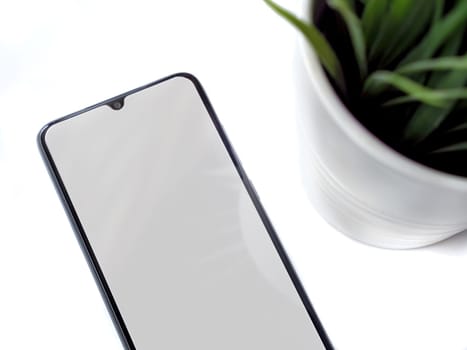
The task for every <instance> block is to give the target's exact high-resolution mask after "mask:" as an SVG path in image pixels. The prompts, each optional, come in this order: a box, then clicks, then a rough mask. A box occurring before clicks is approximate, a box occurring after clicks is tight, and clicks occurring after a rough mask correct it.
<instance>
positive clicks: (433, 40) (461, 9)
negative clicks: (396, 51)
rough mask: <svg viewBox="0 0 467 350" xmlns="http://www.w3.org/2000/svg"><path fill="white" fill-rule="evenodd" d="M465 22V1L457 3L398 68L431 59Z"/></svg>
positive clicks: (466, 9) (466, 7)
mask: <svg viewBox="0 0 467 350" xmlns="http://www.w3.org/2000/svg"><path fill="white" fill-rule="evenodd" d="M466 21H467V1H465V0H464V1H458V2H457V4H456V5H455V6H454V8H453V9H452V10H451V11H450V12H449V13H448V14H447V15H446V16H445V17H444V18H442V19H441V20H439V21H438V22H437V23H436V24H435V25H434V26H433V27H431V29H430V31H429V32H428V34H427V35H426V36H425V37H424V39H423V40H422V41H421V42H420V44H418V45H417V46H416V47H415V48H414V49H413V50H411V51H410V53H409V54H408V55H407V56H406V57H405V58H404V59H403V60H402V61H401V62H400V64H399V66H402V65H405V64H408V63H411V62H414V61H416V60H421V59H426V58H429V57H431V56H432V55H433V54H434V53H435V52H436V51H437V50H438V49H439V48H440V47H441V46H442V45H443V43H445V41H446V40H447V39H448V38H450V37H451V36H453V35H454V33H456V32H457V31H458V30H459V29H460V28H462V27H463V25H464V24H465V22H466Z"/></svg>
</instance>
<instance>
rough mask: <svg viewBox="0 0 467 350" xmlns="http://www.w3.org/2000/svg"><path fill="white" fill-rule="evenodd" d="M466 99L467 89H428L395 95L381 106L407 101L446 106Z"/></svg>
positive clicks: (440, 106)
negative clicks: (451, 102) (404, 94)
mask: <svg viewBox="0 0 467 350" xmlns="http://www.w3.org/2000/svg"><path fill="white" fill-rule="evenodd" d="M459 99H467V89H445V90H428V91H424V92H423V93H422V92H420V93H413V94H410V95H408V96H401V97H396V98H394V99H392V100H389V101H387V102H385V103H384V104H383V106H396V105H401V104H403V103H409V102H417V101H418V102H423V103H425V104H427V105H430V106H433V107H439V108H443V107H448V106H449V102H450V101H457V100H459Z"/></svg>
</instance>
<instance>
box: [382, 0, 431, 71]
mask: <svg viewBox="0 0 467 350" xmlns="http://www.w3.org/2000/svg"><path fill="white" fill-rule="evenodd" d="M434 11H435V7H434V2H433V1H432V0H429V1H426V0H410V1H407V0H400V1H394V2H393V3H392V8H391V11H390V12H389V13H388V15H387V18H386V21H385V22H387V23H390V25H389V27H388V29H387V32H386V35H387V38H385V40H383V41H382V42H383V43H384V45H383V46H382V47H380V48H379V49H378V50H377V54H378V56H375V60H376V62H377V63H376V64H375V66H377V67H386V66H388V65H390V64H391V63H392V62H393V61H394V60H395V59H396V58H398V57H400V55H401V54H402V53H403V52H406V51H407V50H409V49H410V48H411V47H413V45H414V42H415V41H416V40H417V38H419V37H420V36H421V35H423V34H424V33H425V32H426V30H427V29H428V28H429V26H430V24H431V21H432V18H433V12H434Z"/></svg>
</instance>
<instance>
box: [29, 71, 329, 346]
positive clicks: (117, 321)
mask: <svg viewBox="0 0 467 350" xmlns="http://www.w3.org/2000/svg"><path fill="white" fill-rule="evenodd" d="M176 77H183V78H186V79H188V80H190V81H191V82H192V83H193V85H194V86H195V88H196V90H197V92H198V94H199V96H200V98H201V100H202V102H203V104H204V106H205V108H206V110H207V112H208V114H209V116H210V118H211V121H212V122H213V124H214V127H215V128H216V131H217V133H218V135H219V136H220V137H221V139H222V143H223V144H224V147H225V149H226V150H227V152H228V154H229V156H230V159H231V160H232V162H233V164H234V166H235V168H236V170H237V172H238V175H239V176H240V178H241V180H242V183H243V185H244V186H245V188H246V190H247V192H248V195H249V197H250V198H251V200H252V201H253V204H254V206H255V208H256V211H257V212H258V214H259V216H260V218H261V221H262V222H263V225H264V227H265V228H266V231H267V232H268V234H269V237H270V239H271V240H272V242H273V244H274V247H275V249H276V251H277V253H278V254H279V257H280V259H281V261H282V263H283V264H284V266H285V268H286V271H287V273H288V275H289V277H290V279H291V281H292V283H293V285H294V287H295V290H296V291H297V293H298V295H299V297H300V300H301V301H302V303H303V306H304V307H305V309H306V311H307V313H308V315H309V317H310V319H311V321H312V323H313V325H314V326H315V328H316V330H317V332H318V335H319V337H320V338H321V341H322V343H323V345H324V346H325V348H326V349H327V350H333V349H334V348H333V346H332V344H331V342H330V340H329V338H328V336H327V334H326V332H325V330H324V328H323V326H322V325H321V322H320V320H319V319H318V316H317V314H316V312H315V310H314V309H313V306H312V304H311V302H310V300H309V299H308V296H307V295H306V293H305V289H304V288H303V285H302V283H301V282H300V279H299V278H298V275H297V273H296V272H295V270H294V268H293V266H292V263H291V262H290V259H289V257H288V256H287V253H286V252H285V250H284V248H283V246H282V243H281V242H280V240H279V237H278V236H277V234H276V232H275V230H274V228H273V226H272V224H271V222H270V220H269V218H268V217H267V215H266V212H265V210H264V209H263V206H262V205H261V202H260V200H259V197H258V195H257V193H256V190H255V188H254V187H253V185H252V183H251V181H250V180H249V178H248V176H247V175H246V173H245V171H244V169H243V167H242V165H241V163H240V160H239V159H238V157H237V155H236V153H235V151H234V149H233V147H232V146H231V144H230V141H229V140H228V138H227V135H226V134H225V132H224V130H223V128H222V125H221V123H220V122H219V119H218V118H217V115H216V113H215V112H214V109H213V107H212V105H211V103H210V102H209V99H208V97H207V95H206V93H205V91H204V89H203V87H202V85H201V83H200V82H199V81H198V79H197V78H196V77H195V76H193V75H192V74H190V73H185V72H182V73H176V74H172V75H169V76H167V77H164V78H162V79H159V80H156V81H154V82H152V83H149V84H146V85H143V86H141V87H138V88H136V89H133V90H130V91H127V92H125V93H122V94H120V95H117V96H115V97H112V98H109V99H107V100H105V101H102V102H99V103H96V104H94V105H92V106H89V107H87V108H84V109H82V110H80V111H77V112H75V113H72V114H69V115H66V116H64V117H62V118H59V119H56V120H54V121H52V122H50V123H48V124H46V125H45V126H44V127H43V128H42V129H41V130H40V132H39V134H38V137H37V141H38V145H39V150H40V153H41V156H42V158H43V160H44V162H45V164H46V167H47V170H48V172H49V175H50V177H51V178H52V181H53V183H54V186H55V189H56V190H57V192H58V194H59V196H60V199H61V202H62V205H63V206H64V208H65V211H66V213H67V216H68V219H69V220H70V223H71V226H72V228H73V231H74V232H75V236H76V238H77V239H78V242H79V244H80V246H81V250H82V251H83V253H84V255H85V257H86V260H87V263H88V265H89V267H90V269H91V271H92V274H93V276H94V279H95V281H96V283H97V285H98V286H99V290H100V292H101V296H102V298H103V299H104V302H105V304H106V307H107V310H108V311H109V313H110V315H111V318H112V321H113V323H114V325H115V327H116V329H117V333H118V334H119V337H120V339H121V341H122V344H123V345H124V347H126V348H127V349H128V350H137V349H136V347H135V345H134V343H133V341H132V339H131V336H130V333H129V331H128V329H127V327H126V325H125V321H124V319H123V317H122V315H121V313H120V311H119V309H118V306H117V303H116V302H115V299H114V298H113V295H112V292H111V290H110V287H109V285H108V284H107V281H106V279H105V275H104V273H103V271H102V270H101V268H100V266H99V262H98V260H97V257H96V255H95V254H94V252H93V249H92V247H91V244H90V242H89V240H88V238H87V236H86V232H85V231H84V229H83V226H82V225H81V222H80V220H79V216H78V214H77V212H76V210H75V209H74V206H73V203H72V201H71V199H70V197H69V195H68V193H67V190H66V188H65V185H64V183H63V181H62V179H61V177H60V174H59V172H58V170H57V167H56V165H55V163H54V160H53V158H52V155H51V153H50V151H49V149H48V147H47V144H46V140H45V136H46V134H47V131H48V130H49V129H50V128H51V127H52V126H53V125H55V124H57V123H60V122H62V121H64V120H67V119H70V118H74V117H77V116H79V115H81V114H83V113H86V112H88V111H90V110H92V109H95V108H98V107H102V106H104V105H110V104H112V103H113V102H115V101H118V100H122V99H124V98H125V97H126V96H128V95H131V94H134V93H137V92H139V91H142V90H144V89H147V88H149V87H152V86H154V85H157V84H160V83H162V82H165V81H167V80H170V79H172V78H176ZM123 108H125V107H124V106H123Z"/></svg>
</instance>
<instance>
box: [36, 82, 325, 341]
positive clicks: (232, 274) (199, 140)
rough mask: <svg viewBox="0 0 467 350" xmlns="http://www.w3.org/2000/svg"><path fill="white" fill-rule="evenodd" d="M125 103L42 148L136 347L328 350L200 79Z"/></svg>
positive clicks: (65, 128) (92, 115)
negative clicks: (208, 105) (220, 126)
mask: <svg viewBox="0 0 467 350" xmlns="http://www.w3.org/2000/svg"><path fill="white" fill-rule="evenodd" d="M123 102H124V104H123V107H122V108H121V109H118V110H116V109H112V108H110V107H109V106H108V105H106V104H102V105H98V106H96V107H94V108H91V109H88V110H87V111H84V112H82V113H80V114H78V115H75V116H72V117H68V118H64V119H62V120H59V121H57V122H53V123H51V124H50V125H49V126H48V127H47V128H46V129H45V131H43V134H42V140H43V147H44V148H45V149H46V153H47V156H48V158H49V161H50V162H51V164H52V168H53V170H54V172H55V176H56V177H57V178H58V182H59V183H60V184H61V185H60V186H61V191H62V192H63V193H65V197H66V198H67V204H68V206H69V209H70V210H72V211H74V213H75V214H76V222H77V223H78V224H77V225H78V226H79V227H80V231H81V233H80V238H81V239H83V240H84V241H85V242H86V246H87V252H88V253H89V254H92V255H93V257H94V259H95V260H94V264H95V265H96V266H97V267H98V269H99V270H100V271H101V273H102V276H103V280H104V283H105V284H106V285H107V286H108V291H107V294H108V295H109V297H110V298H111V299H112V300H113V302H114V306H113V307H114V309H115V310H116V312H117V313H118V314H119V315H120V316H121V325H122V326H123V327H124V328H125V329H126V330H127V333H128V337H129V339H128V341H129V344H130V347H133V346H134V348H136V349H138V350H155V349H164V350H169V349H173V350H182V349H183V350H185V349H194V350H230V349H232V350H234V349H235V350H239V349H241V350H249V349H251V350H285V349H287V350H305V349H307V350H310V349H312V350H318V349H325V347H324V346H323V343H322V340H321V339H320V337H319V335H318V332H317V331H316V328H315V325H314V323H313V321H312V319H311V317H310V314H309V312H308V311H307V309H306V307H305V306H304V302H303V301H302V299H301V298H300V295H299V293H298V292H297V289H296V287H295V286H294V283H293V280H292V278H291V276H290V274H289V273H288V271H287V269H286V267H285V265H284V262H283V261H282V259H281V257H280V254H279V253H278V251H277V249H276V247H275V245H274V243H273V240H272V239H271V236H270V233H269V232H268V230H267V229H266V227H265V223H264V222H263V219H264V218H263V219H262V216H261V215H260V214H259V212H258V209H257V207H256V206H255V202H254V201H253V200H252V198H251V196H250V194H249V191H248V190H247V187H246V186H245V184H244V182H243V181H242V176H241V172H239V170H238V169H239V168H238V164H237V163H236V161H234V159H233V156H232V154H231V153H230V152H229V150H230V148H229V146H228V145H227V141H226V140H225V137H224V136H221V134H220V131H219V125H218V124H217V123H218V122H217V119H215V117H214V116H213V115H212V113H210V109H209V107H207V104H206V103H207V102H206V100H203V98H202V95H201V92H200V89H199V87H198V86H197V85H196V84H195V83H194V81H193V79H192V78H190V77H186V76H183V75H181V76H175V77H172V78H170V79H167V80H164V81H162V82H159V83H157V84H153V85H150V86H148V87H145V88H143V89H139V90H137V91H134V92H132V93H130V94H128V95H127V96H125V98H124V101H123ZM222 135H223V134H222Z"/></svg>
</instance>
